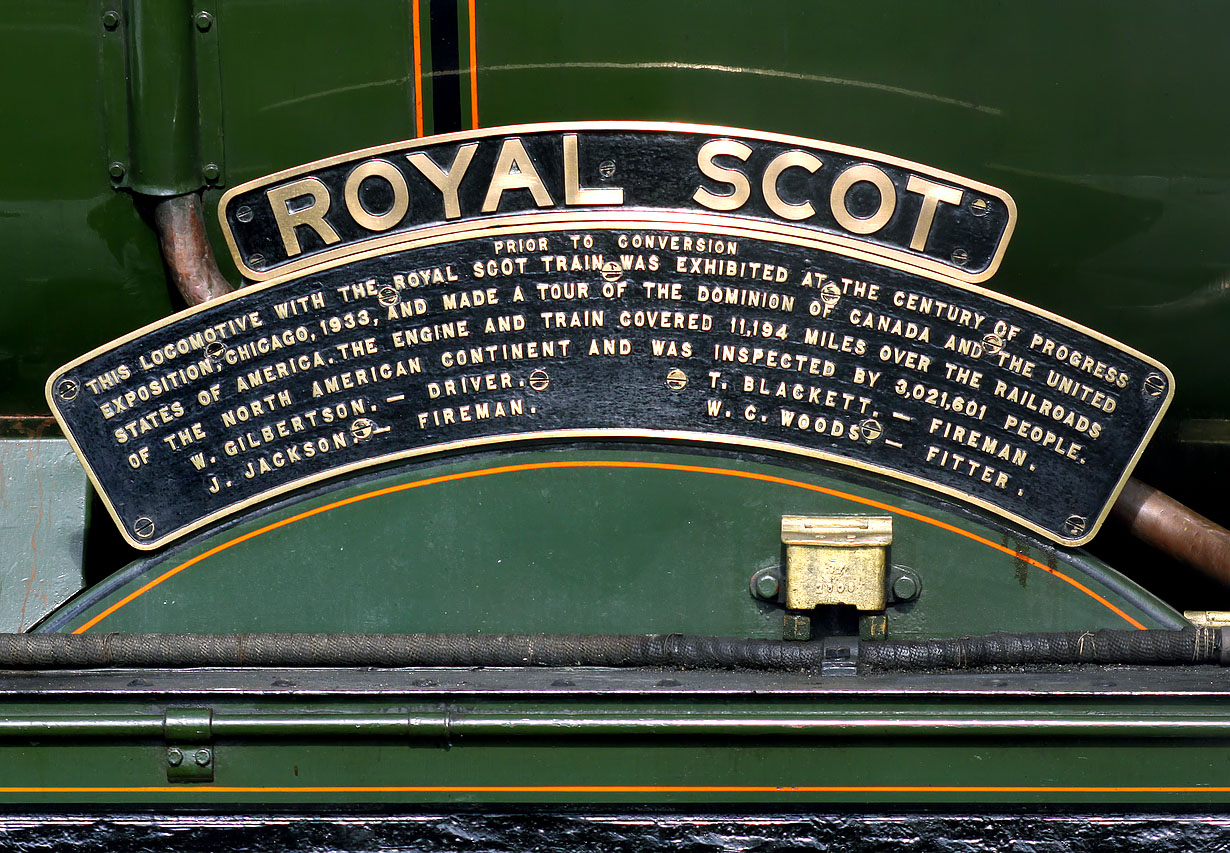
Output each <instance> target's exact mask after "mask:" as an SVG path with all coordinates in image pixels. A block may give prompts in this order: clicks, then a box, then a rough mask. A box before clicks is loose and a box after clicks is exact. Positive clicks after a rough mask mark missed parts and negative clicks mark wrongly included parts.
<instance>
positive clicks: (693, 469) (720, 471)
mask: <svg viewBox="0 0 1230 853" xmlns="http://www.w3.org/2000/svg"><path fill="white" fill-rule="evenodd" d="M559 468H634V469H642V470H656V471H684V472H688V473H693V474H717V475H720V476H725V477H738V478H740V479H744V480H756V481H759V482H762V483H775V484H777V485H782V486H793V487H795V488H799V489H806V490H808V491H812V492H819V493H821V494H825V495H830V496H832V497H836V498H842V499H843V500H848V501H853V502H854V503H860V504H863V505H864V506H870V507H875V508H876V509H880V510H884V511H886V512H891V513H893V514H895V515H900V516H904V517H906V518H911V519H914V520H915V521H921V522H923V523H924V524H930V525H931V526H933V527H938V528H940V529H941V530H946V531H948V532H949V533H955V534H957V535H958V536H964V537H965V538H966V539H972V540H973V541H975V542H977V543H979V544H981V545H986V546H987V547H988V548H994V549H995V550H996V551H1001V552H1003V553H1004V554H1007V555H1008V556H1010V557H1015V558H1017V559H1018V560H1021V561H1023V562H1026V563H1028V564H1029V565H1031V566H1034V567H1036V568H1039V569H1042V571H1044V572H1047V573H1048V574H1051V575H1054V576H1055V577H1057V578H1059V579H1060V580H1062V581H1065V582H1066V583H1069V584H1071V585H1072V586H1074V587H1076V588H1077V589H1078V590H1080V591H1081V592H1083V593H1085V595H1087V596H1089V597H1090V598H1092V599H1093V600H1094V601H1097V602H1098V603H1099V604H1101V605H1103V606H1104V607H1106V608H1107V609H1109V610H1111V611H1112V612H1114V613H1115V614H1117V615H1118V616H1121V617H1122V618H1123V619H1124V620H1126V621H1127V622H1128V623H1129V624H1130V625H1133V626H1134V627H1136V628H1139V629H1140V630H1142V631H1144V630H1145V626H1144V625H1142V624H1141V623H1140V622H1138V621H1136V620H1135V619H1133V618H1132V617H1131V616H1129V615H1128V614H1127V613H1124V612H1123V611H1122V610H1120V609H1119V608H1118V607H1116V606H1115V605H1114V604H1112V603H1111V602H1109V601H1107V600H1106V599H1105V598H1103V597H1102V596H1100V595H1098V594H1097V593H1096V592H1094V591H1093V590H1091V589H1090V588H1089V587H1087V586H1085V585H1084V584H1082V583H1081V582H1080V581H1077V580H1075V579H1073V578H1070V577H1068V576H1067V575H1065V574H1064V573H1063V572H1061V571H1059V570H1058V569H1052V568H1051V567H1050V566H1047V565H1045V564H1043V563H1040V562H1038V561H1037V560H1035V559H1033V558H1032V557H1027V556H1025V555H1024V554H1021V553H1019V552H1017V551H1013V550H1012V549H1011V548H1008V547H1007V546H1004V545H1000V544H999V543H998V542H992V541H991V540H990V539H985V538H983V537H981V536H979V535H977V534H976V533H970V532H969V531H968V530H962V529H961V528H959V527H954V526H953V525H951V524H948V523H946V522H943V521H940V520H938V519H934V518H930V517H928V516H925V515H921V514H920V513H917V512H912V511H910V510H908V509H900V508H899V507H895V506H891V505H889V504H886V503H881V502H880V501H876V500H872V499H871V498H862V497H859V496H858V495H852V494H849V493H848V492H840V491H837V490H836V489H830V488H826V487H825V486H816V485H813V484H811V483H803V482H800V481H798V480H788V479H786V478H785V477H774V476H771V475H769V474H757V473H754V472H751V471H732V470H730V469H729V468H709V467H705V466H701V465H677V464H673V463H666V462H615V461H599V460H591V461H575V462H534V463H528V464H524V465H503V466H500V467H498V468H482V469H479V470H477V471H463V472H461V473H459V474H446V475H443V476H440V477H429V478H428V479H426V480H416V481H414V482H413V483H402V484H400V485H397V486H388V487H387V488H383V489H377V490H376V491H374V492H366V493H364V494H361V495H354V496H352V497H349V498H345V499H343V500H340V501H334V502H333V503H330V504H325V505H324V506H321V507H317V508H316V509H310V510H307V511H305V512H301V513H299V514H298V515H292V516H291V517H290V518H284V519H282V520H281V521H275V522H274V523H273V524H268V525H266V526H264V527H261V528H259V529H257V530H253V531H251V532H250V533H245V534H244V535H242V536H238V537H236V538H234V539H231V540H229V541H227V542H223V543H222V544H221V545H216V546H214V547H213V548H210V549H209V550H208V551H205V552H204V553H202V554H198V555H197V556H195V557H193V558H192V559H190V560H188V561H187V562H184V563H180V564H179V565H178V566H176V567H175V568H173V569H170V570H169V571H166V572H163V573H162V574H161V575H159V576H158V577H156V578H154V579H153V580H152V581H150V582H149V583H147V584H145V585H144V586H142V587H141V588H140V589H137V590H136V591H134V592H131V593H129V594H128V595H126V596H125V597H124V598H122V599H120V600H119V601H117V602H116V603H115V604H113V605H111V606H110V607H108V608H107V609H106V610H104V611H103V612H102V613H99V614H98V615H97V616H95V617H94V618H93V619H91V620H90V621H89V622H86V623H85V624H84V625H82V626H81V627H80V628H77V629H75V630H74V631H73V633H74V634H83V633H85V632H86V631H88V630H89V629H90V628H93V627H94V626H95V625H97V624H98V623H99V622H101V621H103V620H104V619H106V618H107V617H108V616H110V615H111V614H112V613H114V612H116V611H117V610H119V609H120V608H121V607H124V606H125V605H127V604H129V603H131V602H133V601H135V600H136V599H138V598H140V597H141V596H143V595H145V593H147V592H149V591H150V590H151V589H153V588H154V587H156V586H158V585H159V584H160V583H162V582H163V581H165V580H168V579H170V578H172V577H174V576H175V575H177V574H179V573H180V572H182V571H183V570H184V569H187V568H189V567H191V566H195V565H196V564H197V563H199V562H201V561H202V560H204V559H205V558H207V557H212V556H213V555H214V554H217V553H220V552H222V551H225V550H227V549H228V548H231V547H234V546H235V545H239V544H240V543H242V542H247V541H248V540H249V539H255V538H256V537H257V536H261V535H263V534H265V533H269V532H270V531H273V530H277V529H278V528H280V527H286V526H287V525H289V524H294V523H295V522H297V521H302V520H303V519H305V518H311V517H312V516H314V515H320V514H321V513H323V512H328V511H329V510H333V509H338V508H340V507H344V506H348V505H350V504H354V503H359V502H361V501H366V500H371V499H372V498H378V497H382V496H384V495H391V494H394V493H396V492H405V491H409V490H410V489H418V488H422V487H424V486H435V485H439V484H440V483H450V482H456V481H460V480H470V479H474V478H476V477H489V476H492V475H495V474H513V473H517V472H522V471H543V470H550V469H559Z"/></svg>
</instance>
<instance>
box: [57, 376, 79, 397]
mask: <svg viewBox="0 0 1230 853" xmlns="http://www.w3.org/2000/svg"><path fill="white" fill-rule="evenodd" d="M80 390H81V388H80V386H78V385H77V383H76V381H75V380H72V379H65V380H63V381H62V382H60V384H59V385H57V386H56V395H57V396H59V398H60V399H61V400H72V399H73V398H75V397H76V396H77V392H78V391H80Z"/></svg>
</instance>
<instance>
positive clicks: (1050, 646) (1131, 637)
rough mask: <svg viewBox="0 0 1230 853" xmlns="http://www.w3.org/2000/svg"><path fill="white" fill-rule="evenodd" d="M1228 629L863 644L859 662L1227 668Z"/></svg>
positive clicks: (924, 666) (917, 665) (876, 666)
mask: <svg viewBox="0 0 1230 853" xmlns="http://www.w3.org/2000/svg"><path fill="white" fill-rule="evenodd" d="M1222 645H1223V644H1222V629H1217V628H1206V627H1197V628H1194V629H1188V630H1184V631H1067V632H1062V633H1052V634H988V635H986V636H982V637H959V638H956V639H951V640H922V641H918V642H883V643H863V644H861V646H860V648H859V663H860V665H861V666H862V667H863V668H874V669H896V670H901V669H966V668H969V667H977V666H997V665H998V666H1011V665H1034V666H1037V665H1042V664H1075V663H1100V664H1170V665H1175V664H1193V663H1222V664H1225V663H1226V661H1225V660H1224V652H1223V650H1222Z"/></svg>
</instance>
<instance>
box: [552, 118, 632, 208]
mask: <svg viewBox="0 0 1230 853" xmlns="http://www.w3.org/2000/svg"><path fill="white" fill-rule="evenodd" d="M580 173H581V166H580V158H579V157H578V156H577V135H576V134H575V133H565V134H564V204H573V205H577V204H623V203H624V190H623V187H604V188H601V189H597V188H592V187H583V186H581V174H580Z"/></svg>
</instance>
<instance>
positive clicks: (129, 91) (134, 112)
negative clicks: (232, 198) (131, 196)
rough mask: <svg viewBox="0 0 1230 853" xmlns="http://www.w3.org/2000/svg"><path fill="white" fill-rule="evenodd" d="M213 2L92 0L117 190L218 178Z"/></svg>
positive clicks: (175, 190) (159, 191)
mask: <svg viewBox="0 0 1230 853" xmlns="http://www.w3.org/2000/svg"><path fill="white" fill-rule="evenodd" d="M217 6H218V0H99V7H98V8H99V19H98V20H99V31H100V34H101V36H100V42H99V45H100V60H101V88H102V101H103V103H102V108H103V117H104V136H105V139H106V162H105V163H104V164H102V165H103V166H104V167H105V168H106V170H107V174H108V176H109V177H110V180H111V185H112V186H113V187H115V188H117V189H119V188H128V189H132V190H133V191H135V192H138V193H143V194H146V195H155V196H171V195H183V194H185V193H189V192H194V191H196V190H199V189H200V188H201V187H202V186H215V185H218V184H221V183H222V182H223V176H222V173H223V168H224V164H223V160H222V154H223V149H222V78H221V62H220V59H219V54H218V10H217Z"/></svg>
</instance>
